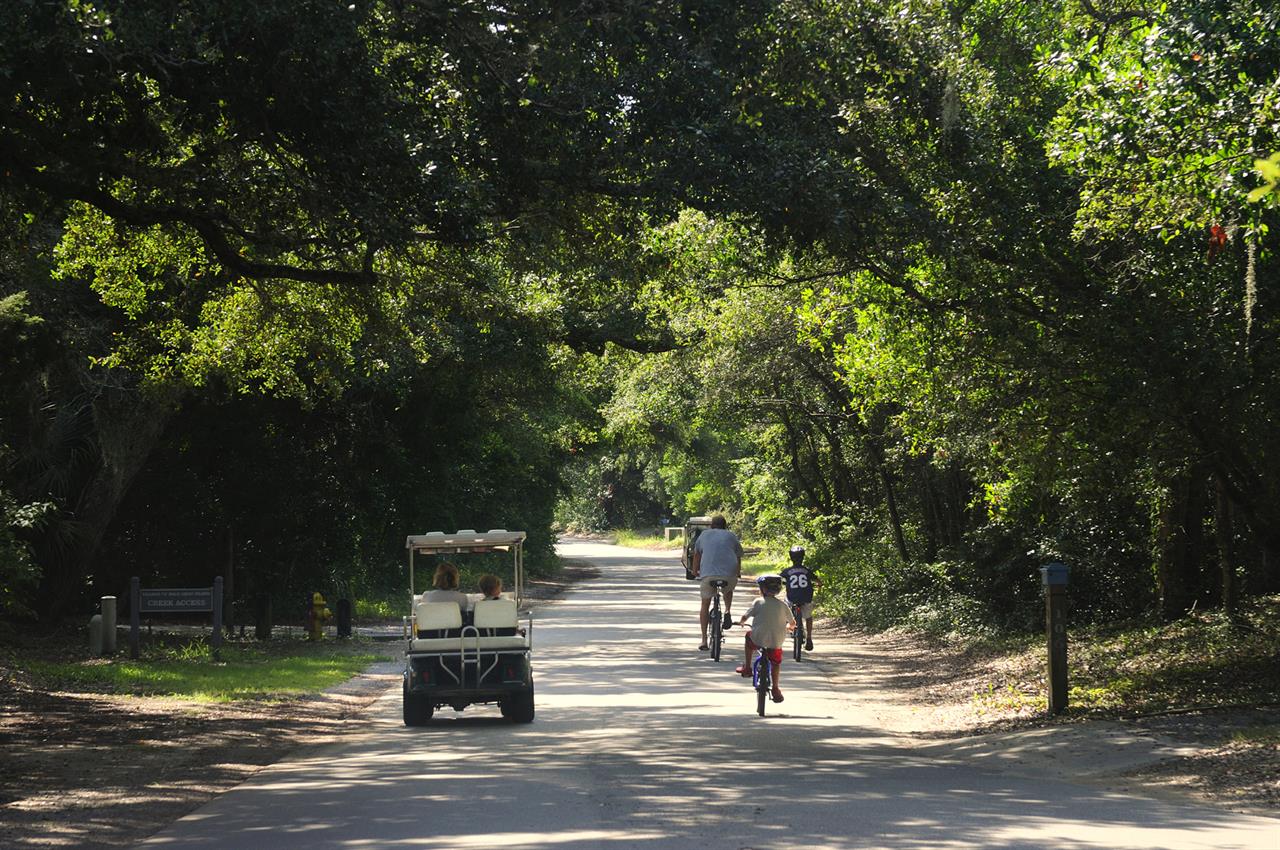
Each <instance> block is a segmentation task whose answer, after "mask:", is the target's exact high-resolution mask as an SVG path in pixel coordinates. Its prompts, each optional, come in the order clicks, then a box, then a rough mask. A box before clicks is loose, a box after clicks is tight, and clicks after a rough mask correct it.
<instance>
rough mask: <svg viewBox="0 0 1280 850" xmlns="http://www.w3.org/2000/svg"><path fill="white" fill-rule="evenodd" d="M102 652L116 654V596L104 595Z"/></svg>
mask: <svg viewBox="0 0 1280 850" xmlns="http://www.w3.org/2000/svg"><path fill="white" fill-rule="evenodd" d="M102 654H103V655H115V654H116V598H115V597H114V596H104V597H102Z"/></svg>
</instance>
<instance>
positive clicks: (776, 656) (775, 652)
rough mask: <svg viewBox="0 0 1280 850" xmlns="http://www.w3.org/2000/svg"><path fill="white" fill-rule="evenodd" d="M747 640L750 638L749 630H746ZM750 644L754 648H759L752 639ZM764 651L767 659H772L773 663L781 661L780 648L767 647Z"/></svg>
mask: <svg viewBox="0 0 1280 850" xmlns="http://www.w3.org/2000/svg"><path fill="white" fill-rule="evenodd" d="M747 640H751V632H747ZM751 645H752V646H755V647H756V649H759V648H760V647H759V646H757V645H756V642H755V641H754V640H751ZM765 652H766V654H767V655H768V656H769V660H770V661H772V662H773V663H774V664H781V663H782V650H781V649H780V648H779V649H769V650H766V651H765Z"/></svg>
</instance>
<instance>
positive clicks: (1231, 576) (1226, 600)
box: [1213, 475, 1239, 616]
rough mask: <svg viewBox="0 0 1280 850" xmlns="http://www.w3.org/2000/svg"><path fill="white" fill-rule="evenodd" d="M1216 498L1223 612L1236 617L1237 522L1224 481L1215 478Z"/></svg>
mask: <svg viewBox="0 0 1280 850" xmlns="http://www.w3.org/2000/svg"><path fill="white" fill-rule="evenodd" d="M1213 490H1214V496H1215V503H1214V506H1215V509H1216V510H1215V516H1214V536H1215V537H1216V538H1217V542H1218V570H1219V573H1220V574H1221V577H1222V593H1221V604H1222V610H1223V611H1225V612H1226V613H1227V614H1228V615H1230V616H1235V613H1236V609H1237V608H1238V607H1239V587H1238V585H1237V583H1236V551H1235V549H1236V547H1235V522H1234V516H1233V508H1232V506H1231V498H1230V497H1229V496H1228V495H1227V488H1226V487H1225V486H1224V485H1223V483H1222V479H1221V478H1220V477H1219V476H1217V475H1215V476H1214V477H1213Z"/></svg>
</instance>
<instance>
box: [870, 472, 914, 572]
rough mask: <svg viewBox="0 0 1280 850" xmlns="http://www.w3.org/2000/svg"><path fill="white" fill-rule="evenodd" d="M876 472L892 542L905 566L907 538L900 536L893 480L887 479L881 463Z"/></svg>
mask: <svg viewBox="0 0 1280 850" xmlns="http://www.w3.org/2000/svg"><path fill="white" fill-rule="evenodd" d="M876 471H877V472H879V473H880V480H881V481H882V482H884V500H885V505H886V506H887V507H888V508H889V521H890V523H892V525H893V542H894V545H896V546H897V547H898V554H899V555H900V556H901V557H902V562H903V563H904V564H905V563H906V562H907V561H908V560H910V555H909V554H908V552H907V538H906V537H905V536H903V534H902V517H901V516H900V515H899V514H898V498H897V496H895V495H894V492H893V479H892V478H890V477H889V470H887V469H885V466H884V464H883V463H880V464H876Z"/></svg>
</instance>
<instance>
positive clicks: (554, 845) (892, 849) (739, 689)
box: [144, 543, 1280, 850]
mask: <svg viewBox="0 0 1280 850" xmlns="http://www.w3.org/2000/svg"><path fill="white" fill-rule="evenodd" d="M563 550H564V552H565V554H569V555H571V556H574V557H580V558H588V559H590V560H592V561H594V562H595V563H597V564H599V565H600V567H601V569H602V571H603V575H602V577H601V578H600V579H599V580H596V581H592V582H589V583H587V584H584V585H580V586H578V587H577V588H575V589H574V590H573V591H572V592H571V593H570V594H568V595H567V596H566V597H565V598H564V599H563V600H561V601H559V602H557V603H555V604H553V605H549V606H546V607H544V608H543V609H542V611H541V613H540V615H539V619H538V621H537V623H536V626H535V631H534V638H535V647H536V650H535V671H536V677H537V689H538V693H537V697H538V699H537V720H536V721H535V722H534V723H532V724H530V725H528V726H513V725H509V724H507V723H505V722H503V721H501V720H500V718H499V717H498V715H497V710H496V709H491V708H489V707H487V706H485V707H477V708H473V709H469V710H468V711H467V712H465V713H463V714H457V715H455V714H454V713H453V712H451V711H448V710H445V711H444V712H442V713H441V714H437V720H436V721H435V722H433V724H432V725H431V726H429V727H427V728H422V729H408V728H405V727H404V726H402V725H401V723H400V717H399V714H400V696H399V689H398V688H397V689H396V690H395V691H394V692H391V693H389V694H388V695H387V697H386V698H384V699H382V700H380V701H378V702H377V703H376V704H375V706H374V709H373V712H372V714H371V716H370V718H369V724H368V731H367V732H365V733H361V734H359V735H357V736H355V737H354V738H353V739H347V740H344V741H343V742H342V743H341V744H340V745H335V746H333V747H329V748H324V749H322V750H319V751H315V750H311V751H308V752H307V755H306V757H305V758H301V759H297V760H293V761H287V762H282V763H279V764H277V765H274V766H273V767H271V768H268V769H266V770H264V771H262V772H261V773H259V774H257V775H256V776H255V777H254V778H253V779H252V780H250V781H249V782H246V783H245V784H243V785H241V786H239V787H238V788H235V789H233V790H232V791H229V792H227V793H225V794H222V795H221V796H219V797H217V798H216V799H215V800H213V801H212V802H211V803H209V804H208V805H206V806H204V807H202V808H201V809H199V810H197V811H195V812H193V813H192V814H191V815H189V816H188V817H186V818H184V819H182V820H181V821H179V822H177V823H176V824H174V825H172V826H171V827H170V828H168V829H166V830H164V831H162V832H160V833H159V834H157V835H155V836H153V837H152V838H151V839H150V840H149V841H148V842H146V844H145V845H144V846H146V847H149V848H156V847H166V848H168V847H173V848H196V847H201V848H203V847H209V848H212V847H217V848H245V847H262V848H269V850H287V848H308V850H312V848H338V847H341V848H409V847H412V848H428V850H435V848H503V850H518V849H519V848H547V849H548V850H552V849H554V850H588V848H605V849H606V850H615V849H616V850H627V849H629V848H645V850H693V848H711V850H722V848H723V850H765V848H797V850H798V849H799V848H805V850H811V848H833V849H835V850H838V849H839V848H885V850H905V848H915V849H916V850H926V848H927V850H942V848H960V847H965V848H972V847H984V848H1035V850H1041V848H1046V847H1049V848H1061V849H1062V850H1076V848H1108V850H1121V848H1135V850H1137V848H1141V850H1153V848H1169V850H1195V849H1196V848H1206V850H1207V848H1213V850H1228V849H1229V848H1258V850H1280V820H1277V819H1270V818H1260V817H1248V816H1243V815H1233V814H1229V813H1225V812H1223V811H1220V810H1217V809H1210V808H1204V807H1198V806H1191V805H1176V804H1170V803H1165V802H1157V801H1152V800H1146V799H1142V798H1137V797H1131V796H1127V795H1121V794H1115V793H1109V792H1104V791H1099V790H1097V789H1092V788H1085V787H1082V786H1077V785H1071V784H1067V783H1063V782H1055V781H1051V780H1035V779H1032V778H1028V777H1026V776H1015V775H1012V774H1006V773H1000V772H996V771H993V770H988V769H983V768H979V767H974V766H972V765H969V764H965V763H963V762H948V761H945V760H939V759H938V758H937V757H936V754H933V755H929V754H925V753H922V752H921V751H918V750H912V749H910V748H908V747H904V746H902V745H901V743H900V742H897V741H895V740H894V739H893V738H892V737H889V736H887V735H885V734H883V733H882V732H880V731H878V730H877V729H875V728H871V727H870V726H869V725H868V724H867V723H866V717H867V716H868V715H867V713H866V712H860V711H859V710H858V705H857V703H856V701H850V700H847V699H844V698H842V697H841V696H839V695H838V694H837V693H835V692H834V691H833V690H832V689H831V688H830V686H829V685H828V683H827V680H826V679H825V678H824V677H823V676H822V675H821V673H819V672H818V671H817V670H816V669H815V667H814V666H813V665H811V664H799V665H797V664H794V663H791V662H790V661H788V662H787V664H785V665H784V673H783V680H782V684H783V687H784V689H785V690H786V693H787V699H786V702H785V703H783V704H782V705H780V706H773V705H770V710H771V711H772V710H774V709H777V710H778V713H777V714H771V716H769V717H767V718H764V719H761V718H758V717H757V716H756V715H755V700H754V693H753V692H752V691H751V690H750V688H749V687H748V686H746V685H745V684H744V683H743V681H742V680H741V679H739V678H737V677H735V676H734V675H733V673H732V665H731V664H730V663H728V662H729V661H730V659H731V658H736V655H730V654H729V653H728V652H726V655H725V659H724V660H723V661H722V662H721V663H719V664H715V663H712V662H711V661H710V660H708V658H707V657H706V655H705V654H704V653H699V652H698V650H697V648H696V645H697V639H696V633H695V632H694V631H693V622H694V620H693V619H691V616H690V615H691V613H692V614H693V615H694V616H695V617H696V609H695V607H694V606H695V605H696V602H695V601H694V599H695V595H696V594H695V593H694V592H693V590H692V586H691V585H686V584H685V582H684V581H683V576H682V573H681V571H680V570H679V568H678V567H677V566H676V563H675V561H674V559H673V557H672V556H670V555H666V554H654V553H647V552H640V551H636V550H628V549H618V548H615V547H608V546H603V545H597V544H583V543H575V544H567V545H565V546H564V548H563ZM735 607H736V608H739V609H741V605H737V606H735ZM730 634H731V635H734V636H735V639H734V641H733V642H731V643H730V644H729V645H728V646H727V647H726V649H728V648H729V647H730V646H731V647H733V648H735V649H736V647H737V642H736V634H737V630H736V629H735V630H734V631H732V632H730ZM800 768H803V769H800Z"/></svg>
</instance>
